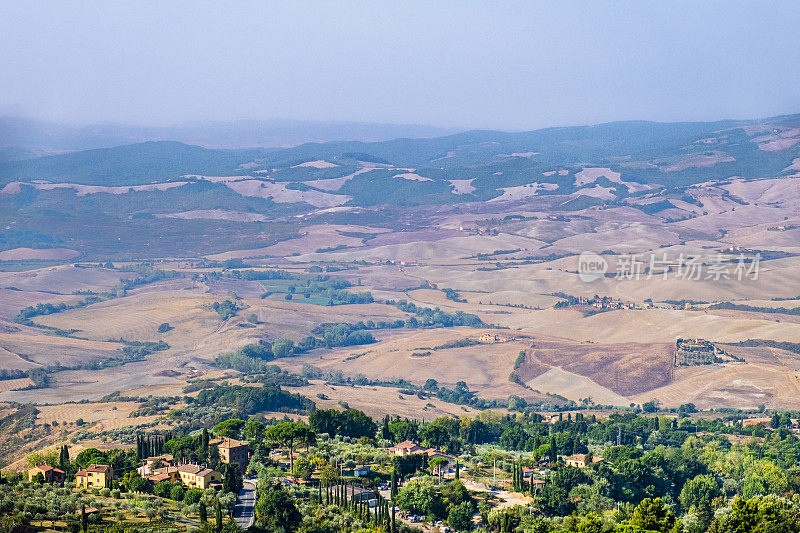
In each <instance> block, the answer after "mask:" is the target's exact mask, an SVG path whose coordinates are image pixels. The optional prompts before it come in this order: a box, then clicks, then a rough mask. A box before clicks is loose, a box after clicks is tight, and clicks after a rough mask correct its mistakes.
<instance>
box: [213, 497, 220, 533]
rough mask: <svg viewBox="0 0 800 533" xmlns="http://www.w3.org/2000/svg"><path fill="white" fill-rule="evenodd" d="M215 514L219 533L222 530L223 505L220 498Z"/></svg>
mask: <svg viewBox="0 0 800 533" xmlns="http://www.w3.org/2000/svg"><path fill="white" fill-rule="evenodd" d="M214 515H215V516H214V518H215V519H216V520H215V522H216V524H215V525H216V530H217V533H219V532H220V531H222V506H221V505H220V504H219V500H217V508H216V510H215V513H214Z"/></svg>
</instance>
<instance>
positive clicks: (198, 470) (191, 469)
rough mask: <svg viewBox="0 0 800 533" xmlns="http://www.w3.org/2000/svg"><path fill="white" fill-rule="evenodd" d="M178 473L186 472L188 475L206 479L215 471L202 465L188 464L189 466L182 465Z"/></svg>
mask: <svg viewBox="0 0 800 533" xmlns="http://www.w3.org/2000/svg"><path fill="white" fill-rule="evenodd" d="M178 472H185V473H187V474H194V475H196V476H203V477H204V476H207V475H208V474H210V473H211V472H213V470H211V469H210V468H207V467H205V466H202V465H195V464H187V465H180V466H179V467H178Z"/></svg>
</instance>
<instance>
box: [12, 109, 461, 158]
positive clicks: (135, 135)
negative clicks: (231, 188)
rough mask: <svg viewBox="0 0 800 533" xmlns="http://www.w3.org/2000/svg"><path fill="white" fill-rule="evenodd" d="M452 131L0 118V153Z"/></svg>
mask: <svg viewBox="0 0 800 533" xmlns="http://www.w3.org/2000/svg"><path fill="white" fill-rule="evenodd" d="M457 131H463V128H440V127H435V126H425V125H418V124H382V123H370V122H334V121H330V122H314V121H300V120H241V121H236V122H197V123H190V124H184V125H180V126H163V127H156V126H149V127H148V126H129V125H123V124H110V123H109V124H92V125H89V126H69V125H63V124H52V123H48V122H42V121H37V120H32V119H26V118H19V117H0V147H14V148H18V149H26V150H30V151H33V152H49V153H58V152H72V151H79V150H90V149H95V148H113V147H115V146H120V145H125V144H135V143H140V142H145V141H179V142H182V143H185V144H194V145H199V146H203V147H205V148H224V149H241V148H256V147H267V148H287V147H292V146H297V145H300V144H304V143H309V142H329V141H344V140H359V141H365V142H374V141H385V140H390V139H396V138H399V137H409V138H416V137H439V136H442V135H447V134H450V133H454V132H457ZM2 160H3V159H2V153H0V161H2Z"/></svg>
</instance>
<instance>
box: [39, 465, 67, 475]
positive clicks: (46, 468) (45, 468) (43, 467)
mask: <svg viewBox="0 0 800 533" xmlns="http://www.w3.org/2000/svg"><path fill="white" fill-rule="evenodd" d="M33 468H38V469H39V470H41V471H42V472H50V471H51V470H52V471H53V472H55V473H57V474H63V473H64V471H63V470H60V469H58V468H56V467H54V466H50V465H36V466H34V467H33ZM33 468H32V469H31V470H33Z"/></svg>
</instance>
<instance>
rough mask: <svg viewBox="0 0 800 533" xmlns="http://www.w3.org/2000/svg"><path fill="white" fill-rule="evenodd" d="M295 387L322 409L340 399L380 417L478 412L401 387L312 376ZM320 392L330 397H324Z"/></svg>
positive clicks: (429, 417) (421, 417)
mask: <svg viewBox="0 0 800 533" xmlns="http://www.w3.org/2000/svg"><path fill="white" fill-rule="evenodd" d="M291 390H292V391H294V392H299V393H300V394H302V395H304V396H307V397H309V398H311V399H312V400H314V402H315V403H316V404H317V407H318V408H320V409H331V408H339V407H341V405H340V403H339V402H346V403H347V404H348V405H349V406H350V407H352V408H355V409H360V410H362V411H364V412H365V413H367V414H368V415H370V416H371V417H373V418H376V419H378V418H383V417H384V416H386V415H400V416H404V417H409V418H415V419H418V420H433V419H434V418H437V417H440V416H453V417H459V416H475V414H476V413H477V411H476V410H475V409H473V408H471V407H467V406H462V405H454V404H451V403H446V402H442V401H441V400H438V399H436V398H428V399H424V400H423V399H420V398H419V397H417V396H416V395H411V394H400V392H399V391H398V390H397V389H393V388H390V387H361V386H358V385H353V386H351V387H348V386H342V385H328V384H326V383H324V382H322V381H318V380H312V382H311V383H310V384H309V385H307V386H305V387H293V388H292V389H291ZM318 395H322V396H324V397H325V398H326V399H321V398H320V397H319V396H318Z"/></svg>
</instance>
